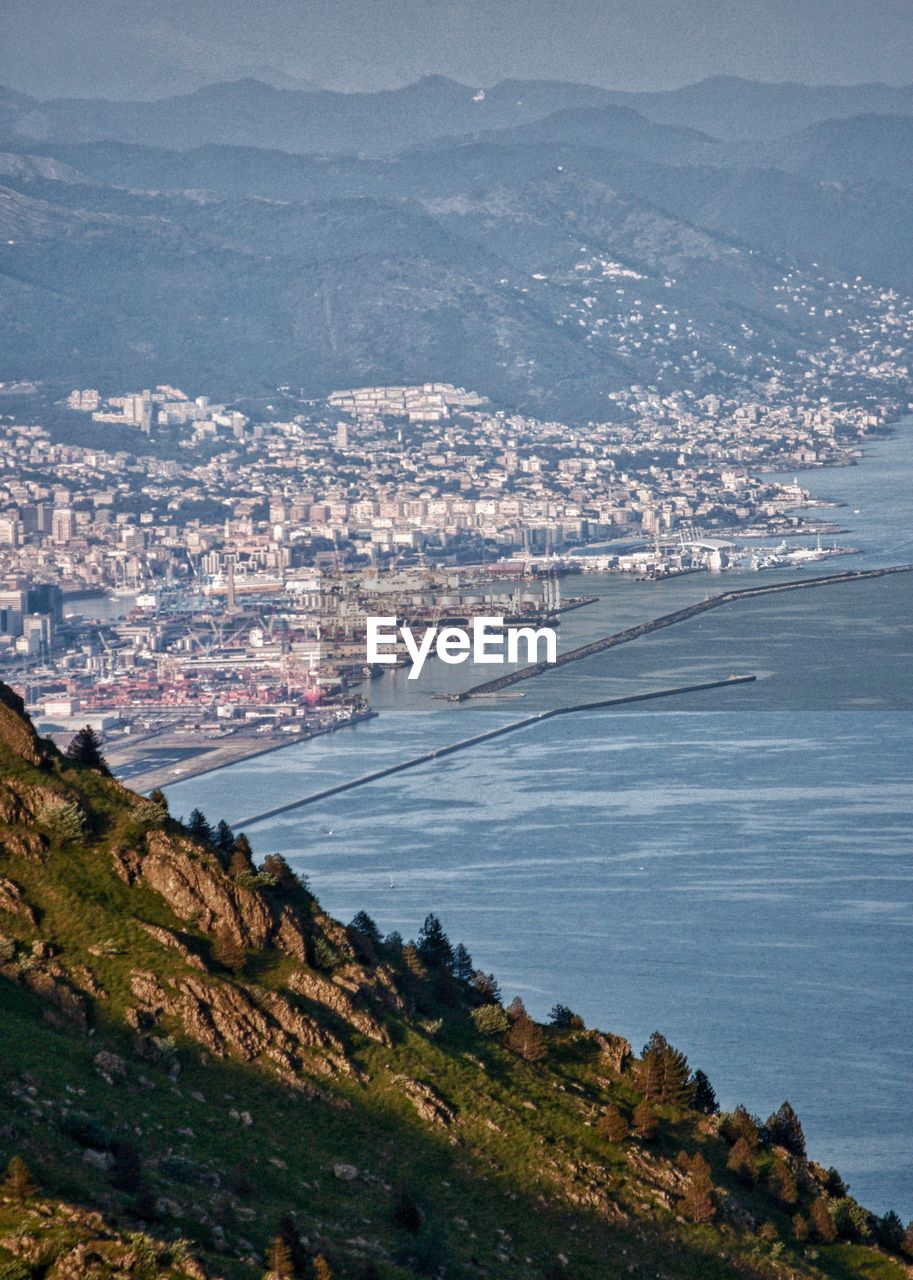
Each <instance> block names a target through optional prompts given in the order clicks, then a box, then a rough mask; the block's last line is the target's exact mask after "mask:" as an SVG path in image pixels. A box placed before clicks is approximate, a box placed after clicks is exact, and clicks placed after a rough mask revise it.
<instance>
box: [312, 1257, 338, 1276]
mask: <svg viewBox="0 0 913 1280" xmlns="http://www.w3.org/2000/svg"><path fill="white" fill-rule="evenodd" d="M314 1280H333V1276H332V1274H331V1272H330V1267H329V1263H328V1262H327V1260H326V1258H325V1257H324V1256H323V1254H322V1253H318V1255H317V1257H316V1258H315V1259H314Z"/></svg>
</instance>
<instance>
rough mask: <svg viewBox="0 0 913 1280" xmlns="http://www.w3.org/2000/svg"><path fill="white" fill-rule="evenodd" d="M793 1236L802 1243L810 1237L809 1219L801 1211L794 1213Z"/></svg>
mask: <svg viewBox="0 0 913 1280" xmlns="http://www.w3.org/2000/svg"><path fill="white" fill-rule="evenodd" d="M793 1238H794V1239H795V1240H798V1241H799V1242H800V1243H801V1242H802V1241H803V1240H807V1239H808V1219H807V1218H803V1216H802V1214H801V1213H797V1214H794V1215H793Z"/></svg>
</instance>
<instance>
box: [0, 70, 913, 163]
mask: <svg viewBox="0 0 913 1280" xmlns="http://www.w3.org/2000/svg"><path fill="white" fill-rule="evenodd" d="M608 107H622V108H626V109H628V110H634V111H636V112H637V113H638V114H639V115H640V116H641V117H643V118H645V119H647V120H650V121H653V122H654V123H656V124H661V125H670V126H673V127H675V128H688V129H695V130H698V131H700V132H702V133H706V134H710V135H712V136H713V137H717V138H721V139H725V140H730V141H732V140H743V139H767V140H769V139H773V138H776V137H780V136H781V135H783V134H786V133H792V132H795V131H797V130H800V129H804V128H807V127H808V126H809V125H813V124H819V123H822V122H823V121H826V120H836V119H842V118H846V117H850V116H858V115H871V114H875V115H911V114H913V85H910V86H906V87H902V88H894V87H891V86H888V85H880V84H868V85H847V86H823V87H816V88H809V87H807V86H805V85H798V84H758V83H755V82H753V81H750V80H740V79H738V78H735V77H729V76H720V77H715V78H713V79H708V80H702V81H701V82H700V83H699V84H695V85H689V86H688V87H686V88H683V89H672V90H669V91H667V92H661V93H623V92H619V91H615V90H611V89H600V88H598V87H596V86H594V85H583V84H564V83H560V82H553V81H540V80H531V81H530V80H505V81H502V82H501V83H500V84H497V85H495V86H494V88H491V89H487V90H476V89H473V88H471V87H470V86H467V85H463V84H458V83H457V82H456V81H454V80H449V79H447V78H446V77H444V76H428V77H425V78H424V79H422V80H419V81H417V82H416V83H415V84H411V85H407V86H406V87H405V88H402V89H391V90H384V91H380V92H377V93H339V92H335V91H332V90H326V89H287V88H277V87H276V86H274V85H271V84H265V83H263V82H262V81H258V80H237V81H232V82H228V83H224V84H213V85H207V86H206V87H205V88H202V89H197V90H195V91H194V92H193V93H188V94H181V95H178V96H174V97H168V98H162V99H159V100H158V101H155V102H145V101H142V102H123V101H110V100H105V99H88V98H61V99H53V100H51V101H47V102H41V101H39V100H38V99H34V98H29V97H27V96H26V95H24V94H21V93H14V92H12V91H11V90H0V129H2V130H3V133H4V136H6V137H7V138H8V139H10V140H15V141H18V142H21V143H24V142H30V141H31V142H46V141H57V142H95V141H101V140H107V139H117V140H119V141H121V142H140V143H143V144H145V145H147V146H158V147H168V148H179V149H183V148H187V147H197V146H203V145H205V144H206V143H225V144H229V145H237V146H251V147H265V148H276V149H279V150H283V151H301V152H313V153H318V154H327V153H339V152H351V153H358V154H366V155H384V154H389V153H391V152H395V151H399V150H401V149H402V148H404V147H407V146H412V145H415V144H418V143H426V142H430V141H432V140H434V139H440V138H449V137H454V136H458V135H465V134H474V133H479V132H482V131H485V130H491V129H510V128H515V127H516V126H518V125H526V124H531V123H532V122H534V121H537V120H542V119H544V118H545V117H546V116H552V115H554V114H555V113H556V112H560V111H565V110H568V109H573V108H576V109H593V108H595V109H605V108H608Z"/></svg>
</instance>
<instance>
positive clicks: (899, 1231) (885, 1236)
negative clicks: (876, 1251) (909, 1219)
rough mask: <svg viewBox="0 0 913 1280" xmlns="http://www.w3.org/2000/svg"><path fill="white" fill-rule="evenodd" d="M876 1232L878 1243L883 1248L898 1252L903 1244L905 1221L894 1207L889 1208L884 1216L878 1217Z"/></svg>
mask: <svg viewBox="0 0 913 1280" xmlns="http://www.w3.org/2000/svg"><path fill="white" fill-rule="evenodd" d="M876 1233H877V1236H878V1243H879V1244H880V1245H881V1246H882V1247H883V1248H885V1249H890V1250H891V1252H892V1253H897V1251H898V1250H899V1249H900V1247H901V1245H902V1244H903V1223H902V1222H901V1220H900V1217H899V1216H898V1215H897V1214H896V1213H895V1212H894V1210H893V1209H889V1210H888V1212H887V1213H886V1214H885V1215H884V1217H883V1218H879V1219H878V1223H877V1224H876Z"/></svg>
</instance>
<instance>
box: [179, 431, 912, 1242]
mask: <svg viewBox="0 0 913 1280" xmlns="http://www.w3.org/2000/svg"><path fill="white" fill-rule="evenodd" d="M797 475H798V480H799V482H800V484H802V485H803V487H804V488H806V489H808V490H809V491H810V492H811V493H812V494H814V495H815V497H816V498H819V499H826V500H830V501H833V502H835V503H840V504H842V505H841V506H839V507H835V508H833V509H825V510H818V509H816V510H813V511H812V512H811V513H810V514H812V515H814V516H816V517H817V518H823V519H827V520H829V521H834V522H836V523H839V524H840V525H842V526H845V527H846V529H847V533H846V534H843V535H840V536H839V537H838V539H837V541H838V543H842V544H844V545H851V546H853V547H855V548H858V552H857V554H855V555H853V556H847V557H842V558H839V559H834V560H831V561H825V562H823V563H818V564H814V565H811V566H809V567H807V568H804V569H802V570H800V571H797V570H796V569H795V568H793V569H775V570H761V571H759V572H751V571H749V570H747V569H746V570H745V571H741V572H738V573H725V574H723V575H721V576H719V577H711V576H710V575H707V574H694V575H689V576H684V577H680V578H677V579H672V580H668V581H665V582H636V581H633V580H632V579H631V578H630V577H628V576H623V575H599V576H596V575H580V576H571V577H566V578H565V579H564V580H563V583H562V586H563V590H564V593H565V595H566V596H568V595H575V596H583V595H592V596H595V597H597V599H596V601H595V602H594V603H593V604H591V605H588V606H586V607H584V608H580V609H577V610H574V611H572V612H569V613H567V614H565V615H564V617H563V619H562V623H561V626H560V647H561V648H570V647H573V646H575V645H578V644H581V643H584V642H585V641H586V640H588V639H592V638H594V637H596V636H599V635H603V634H606V633H608V632H613V631H618V630H620V629H622V628H623V627H626V626H629V625H631V624H632V623H633V622H637V621H642V620H644V619H646V618H650V617H654V616H657V615H659V614H662V613H666V612H669V611H670V610H672V609H675V608H678V607H680V606H681V605H682V604H685V603H689V602H692V601H695V600H699V599H702V598H703V597H705V596H707V595H711V594H716V593H717V592H718V591H721V590H725V589H728V588H730V587H734V586H758V585H761V584H762V583H766V582H776V581H782V580H785V579H787V578H796V577H802V576H815V575H819V574H821V573H834V572H839V571H841V570H844V569H847V568H864V567H866V568H867V567H876V566H882V565H888V564H899V563H908V562H913V418H911V419H909V420H906V421H904V422H901V423H900V424H898V426H897V428H896V430H895V432H894V434H893V435H892V436H891V437H890V438H888V439H884V440H879V441H874V442H870V443H868V444H866V446H865V448H864V457H863V458H862V459H861V460H860V462H859V464H858V465H857V466H851V467H844V468H835V469H828V470H823V469H815V470H812V471H808V472H799V473H797ZM789 478H792V476H791V475H790V477H789ZM830 541H831V539H830V538H826V539H825V540H824V543H825V545H829V543H830ZM796 545H801V544H800V543H797V544H796ZM493 670H494V669H493V668H491V667H487V668H484V669H483V670H476V671H473V670H472V669H471V668H469V667H468V666H462V667H444V666H443V665H442V664H439V663H434V662H429V663H428V664H427V665H426V667H425V670H424V672H423V673H422V678H421V679H420V680H419V681H410V680H409V679H408V678H407V674H406V672H405V671H397V672H395V673H388V674H385V675H384V676H383V677H381V678H380V679H379V680H375V681H372V682H371V683H370V685H368V686H365V688H366V692H367V694H368V697H369V699H370V701H371V704H372V706H373V707H374V708H375V709H376V710H377V711H378V712H379V716H378V718H376V719H374V720H371V721H368V722H365V723H362V724H360V725H358V726H356V727H354V728H352V729H346V730H342V731H339V732H336V733H334V734H331V735H327V736H324V737H320V738H317V739H315V740H314V741H311V742H307V743H297V744H294V745H291V746H289V747H287V748H284V749H283V750H281V751H276V752H273V753H270V754H267V755H262V756H259V757H254V758H251V759H249V760H247V761H243V762H241V763H238V764H235V765H232V766H230V767H227V768H225V769H222V770H219V771H216V772H213V773H210V774H208V775H204V776H201V777H199V778H196V779H189V780H187V781H184V782H180V783H177V784H176V785H174V786H172V787H170V788H168V798H169V802H170V805H171V809H172V812H174V813H176V814H180V813H182V812H183V813H189V811H190V810H191V809H192V808H194V807H195V806H199V807H200V808H202V809H203V810H204V811H205V812H206V814H207V816H208V817H209V818H210V820H212V821H215V820H217V819H218V818H221V817H225V818H226V819H227V820H228V821H229V822H230V823H231V824H232V825H233V826H235V827H236V828H243V829H245V830H247V831H248V834H249V836H250V838H251V841H252V843H253V845H254V848H255V850H256V852H257V853H258V854H259V855H265V854H266V853H269V852H279V853H282V854H283V855H285V857H286V858H288V860H289V861H290V862H291V863H292V864H293V865H294V866H295V868H296V869H297V870H298V871H299V872H300V873H301V874H303V875H306V876H307V877H308V878H309V881H310V883H311V886H312V888H313V889H314V891H315V892H316V893H317V895H318V896H319V898H320V900H321V902H322V904H323V906H324V907H325V908H326V909H327V910H329V911H330V912H332V913H333V914H334V915H336V916H339V917H340V918H342V919H343V920H344V921H345V920H349V919H350V918H351V917H352V916H353V915H354V914H355V912H356V911H358V910H362V909H363V910H366V911H367V912H369V914H370V915H371V916H373V917H374V918H375V919H376V921H377V923H378V925H379V926H380V928H381V929H382V930H384V931H387V930H394V929H395V930H398V931H399V932H400V933H401V934H402V935H403V936H404V938H406V939H408V938H411V937H414V936H415V935H416V934H417V932H418V930H419V928H420V926H421V924H422V921H423V919H424V917H425V915H426V914H427V913H428V912H435V913H436V914H438V915H439V916H440V917H441V919H442V921H443V923H444V926H445V928H446V929H447V931H448V933H449V935H450V937H451V939H452V940H453V941H454V942H456V941H458V940H459V941H462V942H464V943H465V945H466V946H467V947H468V948H469V950H470V951H471V953H472V956H473V958H474V962H475V964H476V966H477V967H479V968H481V969H484V970H485V971H486V972H489V971H490V972H494V973H495V974H496V976H497V978H498V979H499V981H500V984H501V988H502V991H503V993H504V996H505V998H506V999H511V998H512V997H513V996H514V995H520V996H521V997H522V998H523V1000H524V1001H525V1003H526V1004H527V1006H528V1008H529V1009H530V1011H531V1012H532V1013H533V1014H534V1015H535V1016H537V1017H539V1018H545V1017H546V1016H547V1014H548V1013H549V1010H550V1009H551V1007H552V1006H553V1005H554V1004H555V1003H557V1002H561V1003H563V1004H566V1005H569V1006H570V1007H571V1008H573V1009H574V1010H575V1011H577V1012H579V1013H580V1014H581V1015H582V1016H583V1017H584V1018H585V1019H586V1022H587V1024H588V1025H591V1026H597V1027H600V1028H602V1029H605V1030H609V1031H613V1032H616V1033H619V1034H621V1035H624V1036H626V1037H627V1038H628V1039H629V1040H630V1042H631V1044H632V1046H633V1047H634V1049H635V1051H639V1050H640V1048H641V1046H642V1045H643V1044H644V1042H645V1041H646V1040H647V1038H648V1036H649V1035H650V1033H651V1032H652V1031H653V1030H654V1029H659V1030H660V1031H662V1032H663V1034H664V1035H666V1037H667V1038H668V1039H669V1040H671V1041H672V1042H673V1043H674V1044H675V1045H676V1046H678V1047H680V1048H681V1049H683V1050H684V1051H685V1052H686V1053H687V1054H688V1057H689V1060H690V1061H691V1063H692V1065H693V1066H694V1067H700V1068H702V1069H703V1070H704V1071H705V1072H706V1073H707V1074H708V1076H709V1077H710V1079H711V1081H712V1083H713V1085H714V1087H715V1089H716V1092H717V1095H718V1098H719V1101H720V1103H721V1105H722V1106H723V1107H724V1108H731V1107H733V1106H735V1105H736V1104H738V1103H741V1104H744V1105H745V1106H746V1107H748V1109H749V1110H750V1111H752V1112H754V1113H755V1114H757V1115H758V1116H760V1117H761V1118H762V1119H763V1118H764V1117H766V1116H767V1115H768V1114H769V1113H770V1112H771V1111H772V1110H774V1109H775V1108H776V1107H777V1106H779V1104H780V1103H781V1102H782V1101H783V1100H784V1099H788V1100H789V1101H790V1102H791V1103H792V1104H793V1106H794V1107H795V1108H796V1110H797V1112H798V1114H799V1116H800V1118H801V1120H802V1123H803V1126H804V1128H805V1132H806V1137H807V1140H808V1146H809V1150H810V1152H811V1153H812V1155H813V1156H814V1157H815V1158H816V1159H818V1160H820V1161H821V1162H822V1163H824V1164H825V1165H833V1166H835V1167H836V1168H837V1169H839V1171H840V1172H841V1174H842V1175H843V1176H844V1178H845V1180H846V1181H847V1182H848V1183H849V1185H850V1188H851V1193H852V1194H853V1195H855V1196H856V1197H857V1198H858V1199H859V1200H860V1201H861V1202H862V1203H864V1204H865V1205H867V1206H868V1207H869V1208H871V1209H873V1210H875V1211H877V1212H879V1213H883V1212H885V1211H887V1210H888V1209H892V1208H893V1209H895V1210H896V1211H897V1212H898V1213H900V1214H901V1216H902V1217H903V1218H904V1219H905V1220H906V1219H909V1218H911V1217H913V1030H911V1022H913V1016H911V1015H913V822H911V818H913V783H911V772H913V674H911V673H913V575H905V574H898V575H894V576H890V577H884V578H878V579H870V580H865V581H860V582H855V583H851V584H843V585H831V586H828V587H824V588H816V589H809V590H804V591H797V592H791V593H788V594H786V595H778V596H765V597H760V598H758V599H755V600H751V601H741V602H738V603H735V604H731V605H727V606H725V607H723V608H721V609H717V610H714V611H711V612H708V613H705V614H702V615H699V616H698V617H696V618H693V619H691V620H690V621H688V622H686V623H683V624H681V625H678V626H675V627H672V628H669V629H667V630H663V631H660V632H657V633H655V634H653V635H650V636H648V637H646V638H644V639H641V640H639V641H636V642H634V643H631V644H628V645H624V646H621V647H619V648H616V649H612V650H609V651H606V652H604V653H602V654H599V655H596V656H594V657H592V658H590V659H587V660H586V661H584V662H580V663H577V664H573V665H569V666H567V667H564V668H561V669H558V670H555V671H554V672H550V673H547V674H546V675H544V676H542V677H540V678H538V679H535V680H531V681H527V682H524V683H523V684H521V685H518V686H514V690H515V691H520V692H522V694H523V695H524V696H522V697H513V698H498V699H491V700H485V701H472V702H469V703H464V704H460V705H455V704H452V703H448V702H445V701H441V700H437V699H436V698H435V697H434V695H435V694H436V693H441V692H446V691H450V690H454V689H460V688H467V687H469V686H470V685H472V684H474V683H477V682H478V681H480V680H483V679H487V678H490V677H491V675H492V672H493ZM730 674H754V675H756V676H757V677H758V678H757V681H756V682H755V683H752V684H743V685H732V686H729V687H724V688H721V689H717V690H710V691H704V692H701V693H694V694H689V695H685V696H682V697H678V698H674V699H669V700H666V701H660V702H655V703H649V702H648V703H643V704H635V705H633V706H630V705H629V706H621V707H618V708H614V709H604V710H596V711H588V712H583V713H580V714H578V715H570V716H562V717H558V718H555V719H551V720H546V721H543V722H541V723H540V724H536V725H533V726H530V727H528V728H525V729H522V730H520V731H518V732H517V733H514V734H509V735H507V736H504V737H500V738H497V739H494V740H492V741H489V742H485V743H483V744H480V745H479V746H477V747H473V748H471V749H469V750H466V751H463V752H460V753H458V754H455V755H452V756H447V757H444V758H442V759H440V760H435V761H433V762H430V763H428V764H425V765H422V766H420V767H418V768H415V769H412V770H408V771H406V772H403V773H400V774H397V775H394V776H393V777H389V778H386V779H383V780H381V781H377V782H374V783H370V784H368V785H365V786H363V787H359V788H357V789H354V790H352V791H349V792H347V793H344V794H341V795H338V796H335V797H331V798H328V799H325V800H323V801H320V802H319V803H317V804H314V805H307V806H303V807H301V808H298V809H292V810H290V811H288V812H286V813H284V814H282V815H280V816H277V817H275V818H272V819H268V820H265V821H260V822H258V823H254V824H253V825H251V824H250V823H249V819H250V818H252V817H255V816H256V815H257V814H259V813H263V812H264V811H265V810H268V809H271V808H273V807H277V806H280V805H283V804H287V803H289V802H291V801H294V800H296V799H298V798H301V797H305V796H307V795H308V794H310V793H313V792H315V791H318V790H320V789H321V788H323V787H327V786H331V785H333V784H334V783H336V782H339V781H342V780H345V779H348V778H354V777H359V776H361V775H362V774H365V773H368V772H370V771H371V770H373V769H376V768H382V767H384V766H385V765H387V764H392V763H395V762H397V761H399V760H406V759H409V758H411V757H413V756H416V755H419V754H421V753H423V752H426V751H428V750H431V749H433V748H435V747H438V746H441V745H444V744H446V743H450V742H454V741H456V740H458V739H461V738H465V737H467V736H470V735H471V734H473V733H476V732H480V731H482V730H484V729H487V728H493V727H495V726H497V725H500V724H505V723H508V722H509V721H512V720H517V719H521V718H523V717H525V716H527V715H530V714H532V713H534V712H536V711H540V710H546V709H548V708H550V707H554V706H562V705H569V704H572V703H578V702H586V701H589V700H594V699H599V698H611V697H616V696H622V695H624V694H628V693H637V692H644V691H647V690H650V689H658V688H667V687H670V686H678V685H683V684H692V683H697V682H700V681H705V680H713V679H725V678H726V677H727V676H729V675H730Z"/></svg>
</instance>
